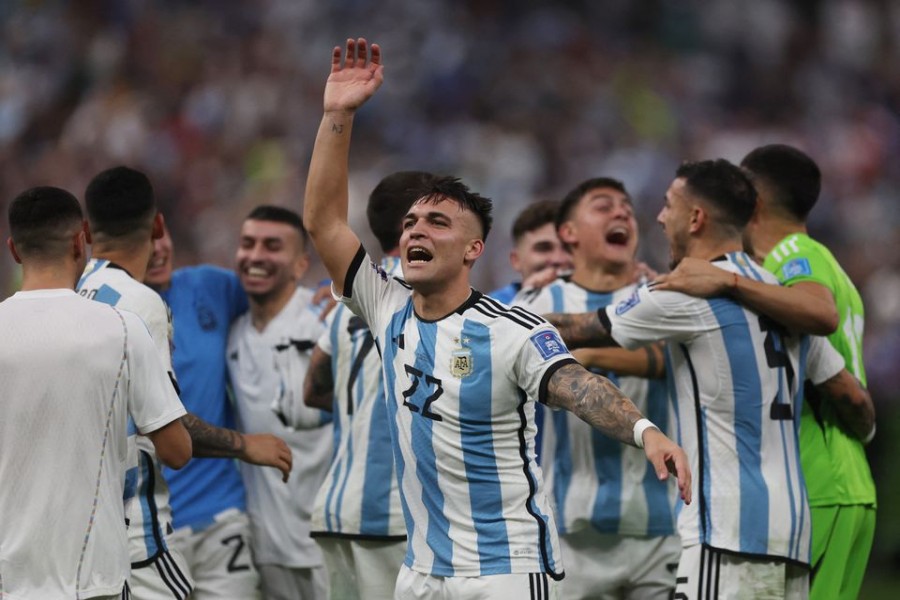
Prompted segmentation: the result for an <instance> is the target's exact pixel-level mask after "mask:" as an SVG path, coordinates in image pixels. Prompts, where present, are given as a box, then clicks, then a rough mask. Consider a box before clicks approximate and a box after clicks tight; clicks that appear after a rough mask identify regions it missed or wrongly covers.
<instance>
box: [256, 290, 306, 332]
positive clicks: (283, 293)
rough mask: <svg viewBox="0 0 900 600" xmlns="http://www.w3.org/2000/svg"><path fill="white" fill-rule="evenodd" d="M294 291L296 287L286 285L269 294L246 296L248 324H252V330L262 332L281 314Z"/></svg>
mask: <svg viewBox="0 0 900 600" xmlns="http://www.w3.org/2000/svg"><path fill="white" fill-rule="evenodd" d="M296 291H297V288H296V286H294V285H288V286H285V287H283V288H282V289H280V290H277V291H274V292H272V293H270V294H264V295H255V296H254V295H248V301H249V304H250V322H251V323H252V324H253V328H254V329H256V330H257V331H264V330H265V329H266V327H267V326H268V325H269V323H271V322H272V319H274V318H275V317H277V316H278V315H279V314H281V311H282V310H284V307H285V306H287V304H288V302H290V301H291V298H293V297H294V292H296Z"/></svg>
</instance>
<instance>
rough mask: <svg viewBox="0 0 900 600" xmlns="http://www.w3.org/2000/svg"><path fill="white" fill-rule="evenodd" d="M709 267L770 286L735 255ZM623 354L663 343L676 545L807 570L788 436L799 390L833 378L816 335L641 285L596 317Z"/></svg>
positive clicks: (835, 363) (833, 363) (795, 422)
mask: <svg viewBox="0 0 900 600" xmlns="http://www.w3.org/2000/svg"><path fill="white" fill-rule="evenodd" d="M713 264H714V265H716V266H717V267H720V268H722V269H725V270H727V271H733V272H738V273H740V274H742V275H744V276H747V277H752V278H754V279H757V280H760V281H765V282H767V283H773V284H777V281H776V280H775V277H774V276H772V275H771V274H769V273H768V272H766V271H764V270H763V269H762V267H760V266H759V265H758V264H756V263H755V262H753V261H752V260H751V259H750V257H749V256H747V255H746V254H744V253H740V252H735V253H731V254H728V255H727V257H723V258H722V259H720V260H716V261H714V262H713ZM600 317H601V319H603V318H606V319H607V320H608V321H609V327H610V333H611V335H612V337H613V339H615V340H616V342H618V343H619V344H620V345H622V346H623V347H626V348H634V347H636V346H639V345H642V344H645V343H647V342H650V341H654V340H659V339H665V340H668V342H669V343H668V346H667V350H666V352H667V357H666V362H667V368H668V375H669V379H670V384H669V389H670V390H671V391H672V392H673V393H674V396H673V398H672V400H673V411H674V412H675V420H676V422H677V429H678V440H679V443H680V444H681V445H682V446H683V447H684V449H685V451H686V452H687V454H688V458H689V460H690V465H691V471H692V473H693V474H694V475H693V485H694V489H693V498H694V501H693V502H692V503H691V504H690V505H689V506H684V505H683V504H681V503H680V501H679V506H678V508H679V509H680V514H679V515H678V529H679V533H680V534H681V538H682V543H683V544H684V545H685V546H690V545H694V544H698V543H702V544H705V545H707V546H709V547H711V548H714V549H718V550H724V551H727V552H733V553H738V554H742V555H745V556H754V557H771V558H776V559H781V560H788V561H793V562H797V563H800V564H808V563H809V545H810V514H809V507H808V503H807V498H806V485H805V483H804V480H803V473H802V471H801V469H800V456H799V452H798V444H797V431H798V428H799V424H800V407H801V403H802V401H803V382H804V380H806V379H809V380H811V381H812V382H813V383H814V384H817V383H822V382H823V381H825V380H827V379H829V378H830V377H833V376H834V375H836V374H837V373H839V372H840V370H841V369H842V368H843V360H842V359H841V357H840V355H838V354H837V352H835V351H834V350H833V349H832V348H831V346H830V345H829V344H828V343H827V341H825V340H824V339H823V338H816V337H807V336H787V335H785V334H784V333H783V332H782V331H780V328H779V327H778V326H777V325H776V324H775V323H774V322H773V321H771V320H770V319H767V318H765V317H763V316H761V315H758V314H756V313H755V312H753V311H751V310H750V309H748V308H745V307H743V306H741V305H740V304H738V303H737V302H735V301H733V300H731V299H729V298H712V299H708V300H707V299H701V298H692V297H689V296H686V295H684V294H680V293H676V292H667V291H658V292H654V291H651V290H650V289H649V288H648V287H647V286H642V287H640V288H638V290H637V291H636V292H635V294H634V295H633V296H632V297H631V298H629V299H628V300H625V301H624V302H621V303H620V304H618V305H616V306H611V307H608V308H607V309H606V311H605V312H603V311H601V312H600Z"/></svg>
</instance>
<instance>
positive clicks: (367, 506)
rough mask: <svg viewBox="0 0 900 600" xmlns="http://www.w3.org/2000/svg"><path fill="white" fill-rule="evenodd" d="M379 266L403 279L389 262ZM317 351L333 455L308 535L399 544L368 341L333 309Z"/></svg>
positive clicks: (400, 528) (377, 367)
mask: <svg viewBox="0 0 900 600" xmlns="http://www.w3.org/2000/svg"><path fill="white" fill-rule="evenodd" d="M381 267H382V269H384V270H385V272H387V273H389V274H391V275H400V274H401V273H402V272H401V270H400V259H399V258H396V257H386V258H384V259H383V260H382V262H381ZM318 345H319V348H320V349H321V350H322V351H323V352H324V353H325V354H327V355H329V356H330V357H331V373H332V376H333V378H334V410H333V415H334V454H333V456H332V459H331V468H330V469H329V471H328V475H327V476H326V477H325V481H324V483H323V484H322V487H321V488H320V489H319V493H318V495H317V496H316V503H315V508H314V509H313V520H312V531H313V536H316V535H334V536H341V537H364V538H366V539H373V538H377V539H394V540H403V539H406V523H405V522H404V521H403V513H402V510H401V508H400V488H399V486H398V485H397V473H396V470H395V468H394V460H393V454H392V452H391V435H390V431H389V429H388V417H387V404H386V403H385V401H384V384H383V381H382V375H381V357H380V356H379V355H378V351H377V350H376V349H375V339H374V338H373V337H372V333H371V332H370V331H369V329H368V328H367V327H366V323H365V321H363V320H362V318H360V317H358V316H356V315H354V314H353V313H352V312H350V309H348V308H347V307H346V306H344V305H342V304H339V305H338V306H337V307H336V308H335V309H334V310H333V311H332V313H331V315H329V321H328V327H327V329H326V331H325V333H323V334H322V337H321V338H319V343H318Z"/></svg>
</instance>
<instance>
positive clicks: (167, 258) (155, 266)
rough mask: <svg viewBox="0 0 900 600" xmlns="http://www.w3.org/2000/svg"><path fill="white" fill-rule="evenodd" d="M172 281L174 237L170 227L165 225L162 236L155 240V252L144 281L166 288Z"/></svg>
mask: <svg viewBox="0 0 900 600" xmlns="http://www.w3.org/2000/svg"><path fill="white" fill-rule="evenodd" d="M170 281H172V237H171V236H170V235H169V228H168V227H163V234H162V237H160V238H159V239H156V240H153V254H152V255H151V256H150V263H149V264H148V265H147V274H146V275H144V283H146V284H147V285H149V286H151V287H154V288H166V287H168V285H169V282H170Z"/></svg>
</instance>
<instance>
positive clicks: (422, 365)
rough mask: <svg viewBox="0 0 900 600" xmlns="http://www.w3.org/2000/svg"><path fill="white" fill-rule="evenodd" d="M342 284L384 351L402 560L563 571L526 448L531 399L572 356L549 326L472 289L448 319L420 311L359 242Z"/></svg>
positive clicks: (473, 572) (456, 571)
mask: <svg viewBox="0 0 900 600" xmlns="http://www.w3.org/2000/svg"><path fill="white" fill-rule="evenodd" d="M343 292H344V294H343V297H342V298H341V301H342V302H344V303H346V304H347V305H348V306H349V307H350V309H351V310H353V311H354V312H355V313H356V314H358V315H359V316H361V317H362V318H363V319H365V321H366V322H367V323H368V324H369V327H370V329H371V331H372V334H373V336H374V338H375V342H376V344H377V347H378V349H379V352H380V354H381V357H382V360H383V363H382V365H383V366H382V368H383V373H384V386H385V396H386V402H387V413H388V422H389V424H390V430H391V436H392V441H393V450H394V459H395V462H396V468H397V478H398V480H399V482H400V491H401V499H402V506H403V512H404V517H405V520H406V530H407V536H408V540H409V541H408V544H407V555H406V558H405V564H406V565H407V566H408V567H409V568H410V569H412V570H414V571H417V572H420V573H426V574H431V575H436V576H448V577H449V576H462V577H478V576H483V575H495V574H506V573H526V572H529V573H535V572H544V573H547V574H548V575H550V576H551V577H554V578H561V577H562V576H563V568H562V563H561V559H560V553H559V541H558V539H557V533H556V523H555V520H554V518H553V514H552V512H551V511H550V505H549V502H548V500H547V497H546V494H545V491H544V484H543V476H542V474H541V471H540V467H538V465H537V463H536V462H535V453H534V450H535V448H534V436H535V423H534V401H535V400H544V399H545V396H546V393H547V385H548V381H549V379H550V376H551V375H552V374H553V373H554V372H555V371H556V370H557V369H558V368H559V367H561V366H563V365H565V364H570V363H573V362H574V359H573V358H572V356H571V354H569V352H568V350H566V347H565V345H564V344H563V343H562V340H561V339H560V337H559V334H558V333H557V331H556V330H555V329H554V328H553V327H552V326H550V325H549V324H548V323H546V322H545V321H544V320H543V319H541V318H540V317H537V316H536V315H533V314H531V313H529V312H528V311H526V310H524V309H521V308H509V307H508V306H506V305H504V304H500V303H499V302H497V301H496V300H493V299H492V298H490V297H488V296H484V295H482V294H481V293H479V292H476V291H472V293H471V295H470V297H469V299H468V300H467V301H466V302H464V303H463V304H462V305H461V306H460V307H459V308H458V309H456V310H455V311H453V312H452V313H450V314H449V315H447V316H446V317H444V318H442V319H438V320H435V321H427V320H423V319H420V318H419V317H418V316H416V314H415V311H414V309H413V302H412V291H411V290H410V289H409V287H408V286H407V285H406V284H405V283H403V282H401V281H399V280H397V279H395V278H393V277H391V276H389V275H388V274H387V272H385V271H384V269H382V268H381V266H380V265H378V264H377V263H375V262H373V261H371V259H369V258H368V256H366V254H365V252H364V250H363V249H362V247H360V249H359V252H358V253H357V255H356V257H355V258H354V260H353V262H352V264H351V266H350V268H349V269H348V273H347V277H346V279H345V288H344V290H343Z"/></svg>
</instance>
